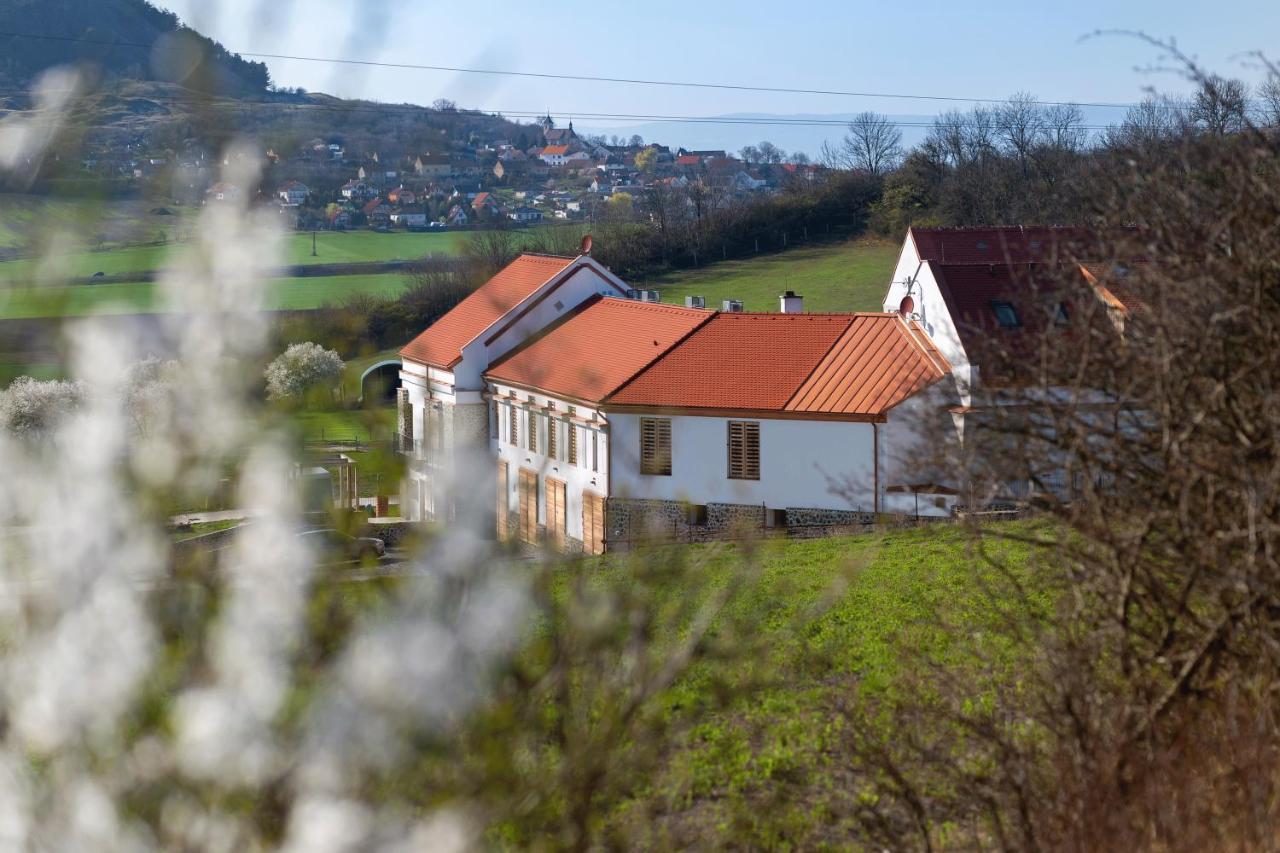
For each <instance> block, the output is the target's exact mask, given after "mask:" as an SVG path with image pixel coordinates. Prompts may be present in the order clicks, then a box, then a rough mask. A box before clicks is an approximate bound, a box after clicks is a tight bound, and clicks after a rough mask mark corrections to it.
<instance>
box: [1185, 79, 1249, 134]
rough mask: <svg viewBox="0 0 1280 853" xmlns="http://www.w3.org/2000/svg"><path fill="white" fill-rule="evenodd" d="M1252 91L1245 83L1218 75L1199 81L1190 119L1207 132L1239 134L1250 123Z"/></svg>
mask: <svg viewBox="0 0 1280 853" xmlns="http://www.w3.org/2000/svg"><path fill="white" fill-rule="evenodd" d="M1248 112H1249V90H1248V88H1247V87H1246V86H1245V85H1244V83H1242V82H1240V81H1239V80H1233V79H1229V78H1226V77H1220V76H1218V75H1216V74H1213V75H1209V76H1206V77H1204V78H1203V79H1201V80H1200V88H1199V89H1197V90H1196V93H1195V95H1194V96H1193V98H1192V101H1191V112H1190V114H1191V120H1192V121H1194V122H1195V123H1196V125H1197V126H1198V127H1200V128H1201V129H1203V130H1204V131H1206V132H1208V133H1212V134H1214V135H1217V136H1221V135H1223V134H1225V133H1238V132H1239V131H1241V130H1243V129H1244V128H1245V126H1246V125H1247V124H1248Z"/></svg>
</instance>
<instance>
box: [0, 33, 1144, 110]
mask: <svg viewBox="0 0 1280 853" xmlns="http://www.w3.org/2000/svg"><path fill="white" fill-rule="evenodd" d="M0 37H8V38H18V39H35V40H41V41H55V42H72V43H78V44H94V45H101V46H105V47H127V48H137V49H140V50H154V49H156V47H157V46H156V45H149V44H139V43H136V42H123V41H109V40H106V39H90V38H81V37H75V36H54V35H42V34H39V33H18V32H5V31H0ZM177 47H178V46H177V45H174V49H177ZM233 55H235V56H239V57H249V58H252V59H277V60H285V61H290V62H312V63H329V64H335V65H356V66H364V67H371V68H392V69H397V70H410V71H442V72H448V73H453V74H481V75H490V76H502V77H525V78H534V79H539V80H565V81H574V82H589V83H616V84H624V85H632V86H665V87H671V88H688V89H715V90H720V91H735V92H764V93H770V94H783V95H825V96H833V97H845V98H885V99H897V100H914V101H941V102H947V103H972V104H1001V103H1005V101H1006V100H1007V99H1005V98H971V97H960V96H956V95H919V94H909V93H901V92H896V93H895V92H854V91H843V90H839V89H802V88H792V87H785V86H754V85H747V84H739V83H706V82H696V81H688V80H650V79H644V78H635V77H603V76H593V75H587V74H553V73H550V72H537V71H510V70H502V69H492V68H463V67H460V66H451V65H420V64H412V63H401V62H377V61H374V60H368V59H343V58H338V57H320V56H298V55H292V54H283V53H235V54H233ZM1038 103H1040V104H1043V105H1045V106H1064V107H1097V108H1106V109H1129V108H1130V107H1133V106H1135V104H1132V103H1111V102H1099V101H1039V102H1038Z"/></svg>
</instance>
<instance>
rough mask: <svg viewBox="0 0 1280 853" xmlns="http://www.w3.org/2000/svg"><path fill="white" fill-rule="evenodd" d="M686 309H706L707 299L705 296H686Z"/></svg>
mask: <svg viewBox="0 0 1280 853" xmlns="http://www.w3.org/2000/svg"><path fill="white" fill-rule="evenodd" d="M684 307H685V308H706V307H707V299H706V297H705V296H686V297H685V298H684Z"/></svg>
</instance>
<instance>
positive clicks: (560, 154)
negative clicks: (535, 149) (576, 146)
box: [538, 145, 569, 166]
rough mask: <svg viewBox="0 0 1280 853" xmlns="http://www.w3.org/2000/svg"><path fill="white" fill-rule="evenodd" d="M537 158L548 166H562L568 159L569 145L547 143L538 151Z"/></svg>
mask: <svg viewBox="0 0 1280 853" xmlns="http://www.w3.org/2000/svg"><path fill="white" fill-rule="evenodd" d="M538 158H539V159H540V160H542V162H544V163H546V164H547V165H548V166H563V165H564V164H565V163H567V162H568V161H569V146H568V145H548V146H547V147H546V148H543V149H542V151H541V152H539V153H538Z"/></svg>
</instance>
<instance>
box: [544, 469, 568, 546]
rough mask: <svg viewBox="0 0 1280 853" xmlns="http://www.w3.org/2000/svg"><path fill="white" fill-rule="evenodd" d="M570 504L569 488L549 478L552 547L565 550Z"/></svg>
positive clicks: (549, 534) (548, 492) (548, 528)
mask: <svg viewBox="0 0 1280 853" xmlns="http://www.w3.org/2000/svg"><path fill="white" fill-rule="evenodd" d="M568 502H569V490H568V486H566V485H565V484H564V483H562V482H560V481H559V480H553V479H552V478H550V477H548V478H547V539H548V540H549V541H550V542H551V544H552V546H553V547H555V548H559V549H560V550H564V542H565V538H566V536H567V534H568V531H569V528H568V518H567V515H566V508H567V507H568Z"/></svg>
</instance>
